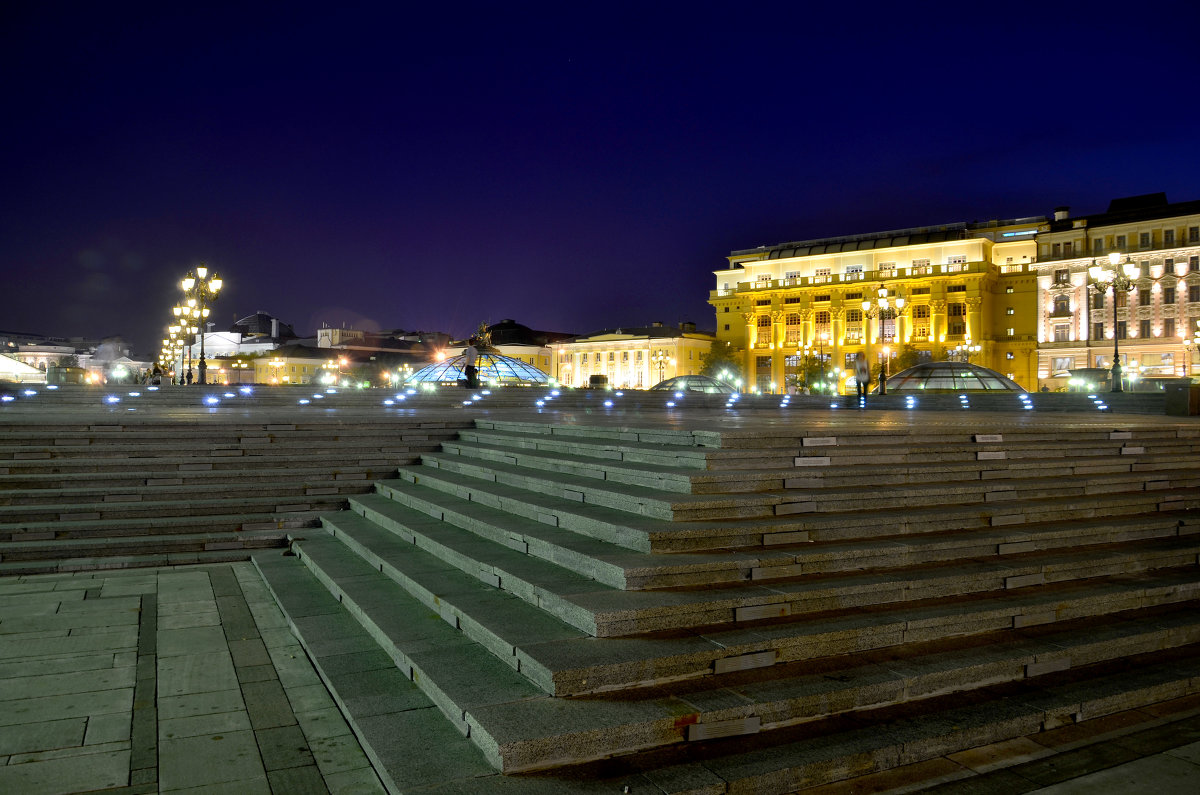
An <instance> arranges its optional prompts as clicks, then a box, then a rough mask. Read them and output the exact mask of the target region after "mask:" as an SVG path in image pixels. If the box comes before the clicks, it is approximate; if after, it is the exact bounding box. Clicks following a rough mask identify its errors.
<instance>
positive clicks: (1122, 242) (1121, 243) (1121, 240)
mask: <svg viewBox="0 0 1200 795" xmlns="http://www.w3.org/2000/svg"><path fill="white" fill-rule="evenodd" d="M1116 248H1117V249H1123V248H1125V235H1117V242H1116Z"/></svg>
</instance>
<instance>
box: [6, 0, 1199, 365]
mask: <svg viewBox="0 0 1200 795" xmlns="http://www.w3.org/2000/svg"><path fill="white" fill-rule="evenodd" d="M176 5H187V6H189V7H191V6H195V5H196V4H173V3H159V4H156V5H154V6H146V7H144V8H140V7H139V6H137V5H129V4H120V3H116V4H98V3H90V4H87V5H84V4H76V5H72V4H60V3H47V2H8V3H5V4H3V6H2V9H0V68H2V69H3V75H4V79H3V81H2V82H0V90H2V91H3V108H4V112H3V117H4V121H3V123H0V162H2V164H3V172H2V173H3V185H4V190H3V192H2V193H0V201H2V202H3V204H2V207H0V296H3V300H2V301H0V330H4V331H20V332H31V333H39V334H50V335H60V336H88V337H101V336H109V335H120V336H122V337H124V338H125V339H126V340H128V341H130V342H132V343H133V344H134V348H135V352H136V353H141V354H143V355H152V354H153V353H154V351H155V349H156V347H157V342H158V339H159V338H160V337H161V336H162V335H163V332H162V327H163V326H164V325H165V324H166V319H167V317H168V314H169V307H170V306H171V305H172V303H174V302H176V301H177V300H178V295H179V292H178V288H177V283H178V280H179V279H180V278H181V277H182V275H183V273H184V272H185V271H186V270H187V269H188V268H189V267H191V266H193V265H195V264H197V263H198V262H200V261H206V262H208V263H209V264H210V266H211V267H213V268H215V269H216V270H217V271H218V272H219V273H220V275H221V276H222V277H223V278H224V280H225V290H224V291H223V293H222V295H221V297H220V300H219V302H218V303H217V305H216V306H215V308H214V311H213V315H212V318H210V319H212V320H214V321H216V323H217V327H218V328H225V327H227V326H228V325H229V324H230V323H231V322H232V321H233V320H234V318H235V317H243V316H245V315H249V314H251V313H253V312H255V311H258V310H263V311H266V312H269V313H271V314H274V315H277V316H279V317H280V318H282V319H283V321H284V322H287V323H291V324H292V325H293V326H294V327H295V328H296V331H297V332H298V333H301V334H312V333H315V329H316V328H318V327H319V326H320V325H321V324H322V323H327V324H329V325H334V326H340V325H342V324H343V323H344V324H346V325H352V326H355V327H358V328H367V329H375V328H385V329H390V328H403V329H420V330H430V331H435V330H440V331H447V332H450V333H451V334H454V335H456V336H461V335H465V334H467V333H468V332H469V331H470V330H472V329H473V328H474V327H475V326H476V325H478V324H479V323H480V322H482V321H487V322H496V321H498V320H500V319H503V318H514V319H516V320H517V321H518V322H521V323H524V324H526V325H528V326H531V327H533V328H537V329H545V330H553V331H567V332H576V333H583V332H589V331H594V330H597V329H600V328H605V327H614V326H637V325H648V324H649V323H650V322H651V321H655V320H661V321H663V322H665V323H668V324H675V323H678V322H679V321H683V320H691V321H695V322H696V323H697V324H698V325H699V326H700V327H701V328H707V329H711V328H712V327H713V322H714V321H713V314H712V309H711V307H709V306H708V305H707V303H706V300H707V297H708V291H709V290H710V289H711V288H712V287H713V286H714V279H713V276H712V270H714V269H716V268H719V267H722V266H723V264H724V259H723V258H724V257H725V256H726V255H728V254H729V252H730V251H731V250H733V249H740V248H750V247H753V246H757V245H760V244H767V245H769V244H774V243H780V242H784V241H788V240H798V239H804V238H810V237H822V236H829V235H841V234H854V233H859V232H871V231H878V230H883V229H894V228H900V227H906V226H919V225H926V224H937V223H948V222H954V221H972V220H986V219H991V218H1011V217H1017V216H1026V215H1042V214H1044V215H1049V214H1050V213H1051V212H1052V210H1053V208H1054V207H1055V206H1057V205H1060V204H1065V205H1070V206H1071V207H1072V212H1073V214H1086V213H1092V212H1101V211H1103V210H1104V209H1105V208H1106V207H1107V204H1108V200H1109V199H1110V198H1113V197H1115V196H1126V195H1134V194H1141V193H1152V192H1158V191H1165V192H1166V193H1167V196H1168V199H1170V200H1171V201H1186V200H1194V199H1200V145H1198V142H1200V101H1197V78H1198V76H1200V56H1198V53H1200V48H1198V47H1197V45H1196V39H1195V31H1196V30H1197V28H1198V27H1200V12H1198V11H1197V10H1196V6H1195V4H1194V3H1182V2H1179V3H1157V2H1144V3H1139V4H1138V5H1137V7H1136V13H1134V11H1133V8H1132V7H1129V9H1128V12H1129V13H1124V12H1123V13H1120V14H1118V13H1110V12H1107V11H1103V10H1102V8H1101V6H1092V7H1090V10H1089V7H1085V6H1073V5H1070V4H1054V5H1055V7H1054V8H1051V5H1052V4H1045V3H1042V4H1036V5H1034V4H1028V5H1025V4H1021V3H1009V4H1000V5H996V4H987V5H986V7H987V8H988V9H989V10H991V11H992V14H991V15H990V16H987V15H984V14H982V13H977V12H972V11H970V10H969V8H970V6H969V4H962V3H959V4H954V5H945V6H939V5H937V4H894V5H893V6H891V7H892V8H893V9H894V10H892V11H884V12H881V11H871V10H870V9H871V7H872V6H871V5H868V4H857V3H841V4H828V5H829V6H831V7H836V8H845V9H846V10H845V11H834V10H825V11H817V12H814V11H812V10H810V9H809V8H808V7H809V6H810V4H806V3H795V4H789V6H788V7H791V8H795V9H798V10H795V11H790V12H780V11H779V10H777V9H778V4H770V5H765V6H756V4H753V3H750V4H745V3H729V4H721V5H712V4H696V3H691V4H622V3H595V4H591V3H586V4H580V3H561V2H560V3H555V4H545V5H543V4H522V3H508V4H498V3H488V4H459V5H454V4H442V5H441V6H439V7H440V8H442V9H444V10H439V11H432V10H421V8H420V6H417V5H416V4H407V3H402V4H394V5H393V6H391V8H392V9H393V10H388V11H386V12H385V11H380V10H379V9H378V8H376V7H374V6H370V5H364V6H355V5H354V4H350V5H344V4H326V5H327V6H329V9H327V10H326V11H325V12H323V13H318V12H310V11H308V10H306V9H308V8H309V6H308V5H307V4H292V5H283V4H255V3H247V4H239V5H238V6H236V7H232V6H229V7H226V6H223V5H214V6H213V7H212V8H211V9H210V8H207V4H201V5H202V6H205V8H204V10H202V11H180V10H176V9H174V8H172V6H176ZM335 5H336V6H337V9H338V10H336V11H334V10H330V9H332V8H333V7H334V6H335ZM431 5H432V4H431ZM756 7H758V8H763V9H768V10H762V11H759V12H755V11H754V9H755V8H756ZM356 8H358V9H359V10H354V9H356ZM396 8H399V9H403V10H394V9H396ZM1059 9H1061V10H1059ZM1134 22H1136V24H1134Z"/></svg>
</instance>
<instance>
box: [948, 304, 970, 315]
mask: <svg viewBox="0 0 1200 795" xmlns="http://www.w3.org/2000/svg"><path fill="white" fill-rule="evenodd" d="M946 313H947V314H948V315H949V316H950V317H966V316H967V305H966V304H947V305H946Z"/></svg>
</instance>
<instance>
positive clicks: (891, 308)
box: [862, 284, 904, 395]
mask: <svg viewBox="0 0 1200 795" xmlns="http://www.w3.org/2000/svg"><path fill="white" fill-rule="evenodd" d="M875 295H876V296H877V297H876V299H875V301H874V302H872V301H869V300H864V301H863V302H862V311H863V317H865V318H867V329H866V331H867V333H866V334H865V335H864V337H863V338H864V340H866V341H870V339H871V326H870V323H871V319H872V318H879V336H880V337H883V322H884V321H885V320H892V319H894V318H896V317H898V316H899V315H900V312H901V310H903V309H904V298H903V297H902V296H897V297H896V300H895V304H894V305H893V304H892V302H891V301H889V300H888V288H887V287H885V286H883V285H882V284H881V285H879V289H878V290H876V291H875ZM885 350H887V349H886V348H885ZM885 357H886V354H885ZM883 373H884V375H883V376H882V377H881V378H880V379H879V394H881V395H886V394H887V375H886V373H887V362H886V361H885V362H884V365H883Z"/></svg>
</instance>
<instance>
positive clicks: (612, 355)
mask: <svg viewBox="0 0 1200 795" xmlns="http://www.w3.org/2000/svg"><path fill="white" fill-rule="evenodd" d="M767 322H768V324H769V323H770V318H768V319H767ZM760 325H761V323H760ZM634 353H635V354H636V356H635V357H634V361H637V362H640V361H642V354H643V353H645V351H634ZM694 353H695V351H690V350H689V351H688V352H687V357H688V358H689V359H691V358H692V355H693V354H694ZM588 356H591V357H592V359H591V361H595V362H602V361H604V360H605V358H604V357H605V356H607V357H608V361H610V362H615V361H616V360H617V352H616V351H608V352H607V353H605V352H597V353H593V354H587V353H581V354H579V363H580V364H587V363H588V361H589V359H588ZM559 358H560V360H561V361H564V362H566V361H569V360H570V358H571V356H570V354H568V355H566V356H562V357H559ZM621 361H623V362H627V361H629V351H621Z"/></svg>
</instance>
